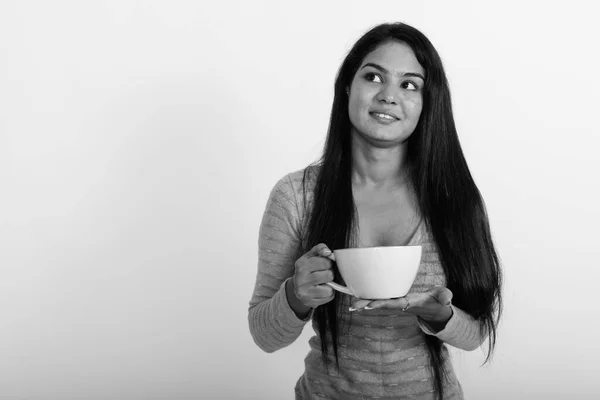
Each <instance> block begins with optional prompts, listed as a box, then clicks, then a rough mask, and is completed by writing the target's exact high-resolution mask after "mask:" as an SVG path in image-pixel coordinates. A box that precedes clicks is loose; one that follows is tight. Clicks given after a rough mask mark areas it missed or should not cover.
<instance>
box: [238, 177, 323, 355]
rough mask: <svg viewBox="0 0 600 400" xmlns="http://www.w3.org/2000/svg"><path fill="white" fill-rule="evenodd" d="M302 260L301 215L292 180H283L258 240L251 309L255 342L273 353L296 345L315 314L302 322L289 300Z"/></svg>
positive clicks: (262, 225) (268, 204)
mask: <svg viewBox="0 0 600 400" xmlns="http://www.w3.org/2000/svg"><path fill="white" fill-rule="evenodd" d="M300 256H301V239H300V231H299V212H298V205H297V202H296V194H295V191H294V189H293V187H292V181H291V179H290V176H289V175H287V176H286V177H284V178H282V179H281V180H280V181H279V182H277V184H276V185H275V187H274V188H273V190H272V191H271V194H270V196H269V200H268V201H267V206H266V208H265V212H264V214H263V218H262V222H261V225H260V230H259V239H258V271H257V274H256V283H255V285H254V292H253V293H252V298H251V300H250V307H249V309H248V324H249V326H250V333H251V335H252V338H253V339H254V342H255V343H256V344H257V345H258V347H260V348H261V349H262V350H264V351H266V352H268V353H272V352H274V351H277V350H279V349H281V348H283V347H286V346H288V345H290V344H292V343H293V342H294V341H295V340H296V339H297V338H298V336H300V334H301V333H302V329H303V328H304V326H305V325H306V323H307V322H308V321H309V320H310V318H311V316H312V312H310V313H309V314H308V315H307V316H306V318H304V319H300V318H298V316H297V315H296V314H295V313H294V311H293V310H292V308H291V307H290V304H289V302H288V299H287V296H286V282H287V280H288V279H289V278H291V276H292V275H293V274H294V264H295V262H296V260H297V259H298V258H299V257H300Z"/></svg>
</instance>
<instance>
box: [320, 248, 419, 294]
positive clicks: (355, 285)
mask: <svg viewBox="0 0 600 400" xmlns="http://www.w3.org/2000/svg"><path fill="white" fill-rule="evenodd" d="M333 254H334V258H335V261H336V263H337V267H338V270H339V271H340V274H341V275H342V278H343V279H344V282H345V283H346V285H347V286H342V285H340V284H337V283H334V282H328V283H327V284H328V285H329V286H331V287H332V288H334V289H335V290H338V291H340V292H342V293H346V294H349V295H352V296H354V297H358V298H361V299H370V300H383V299H391V298H396V297H402V296H405V295H406V294H407V293H408V291H409V290H410V288H411V286H412V284H413V282H414V280H415V278H416V276H417V272H418V271H419V265H420V264H421V254H422V247H421V246H384V247H360V248H349V249H338V250H334V251H333Z"/></svg>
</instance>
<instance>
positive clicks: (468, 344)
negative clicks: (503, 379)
mask: <svg viewBox="0 0 600 400" xmlns="http://www.w3.org/2000/svg"><path fill="white" fill-rule="evenodd" d="M451 307H452V317H450V320H448V322H447V323H446V326H445V327H444V329H442V330H441V331H439V332H437V333H436V332H434V331H433V330H432V329H431V327H429V325H427V323H426V322H425V321H423V320H422V319H421V318H418V321H419V326H420V327H421V329H422V330H423V332H425V333H426V334H428V335H431V336H436V337H437V338H438V339H440V340H442V341H444V342H446V343H448V344H449V345H451V346H454V347H456V348H459V349H462V350H467V351H472V350H475V349H477V348H478V347H479V346H481V344H482V343H483V341H484V340H485V339H486V337H487V335H486V334H482V332H481V330H480V325H479V322H478V321H477V320H476V319H475V318H473V317H472V316H471V315H469V314H468V313H466V312H465V311H463V310H461V309H460V308H458V307H455V306H454V305H451Z"/></svg>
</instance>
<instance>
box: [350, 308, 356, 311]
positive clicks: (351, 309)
mask: <svg viewBox="0 0 600 400" xmlns="http://www.w3.org/2000/svg"><path fill="white" fill-rule="evenodd" d="M356 310H357V309H356V308H354V307H350V308H349V309H348V311H356Z"/></svg>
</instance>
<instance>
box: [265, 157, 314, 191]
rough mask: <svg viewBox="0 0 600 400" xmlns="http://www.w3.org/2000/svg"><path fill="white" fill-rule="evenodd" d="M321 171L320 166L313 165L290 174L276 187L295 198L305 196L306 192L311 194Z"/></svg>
mask: <svg viewBox="0 0 600 400" xmlns="http://www.w3.org/2000/svg"><path fill="white" fill-rule="evenodd" d="M319 169H320V166H319V165H314V164H312V165H309V166H307V167H305V168H302V169H299V170H295V171H292V172H289V173H287V174H286V175H285V176H283V177H282V178H281V179H280V180H279V182H278V183H277V185H276V186H278V187H279V188H280V189H281V190H283V191H285V192H288V193H289V194H293V195H295V196H299V195H302V194H305V193H304V191H305V190H306V191H307V192H308V193H307V194H310V193H312V191H313V189H314V185H315V183H316V181H317V176H318V173H319Z"/></svg>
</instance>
